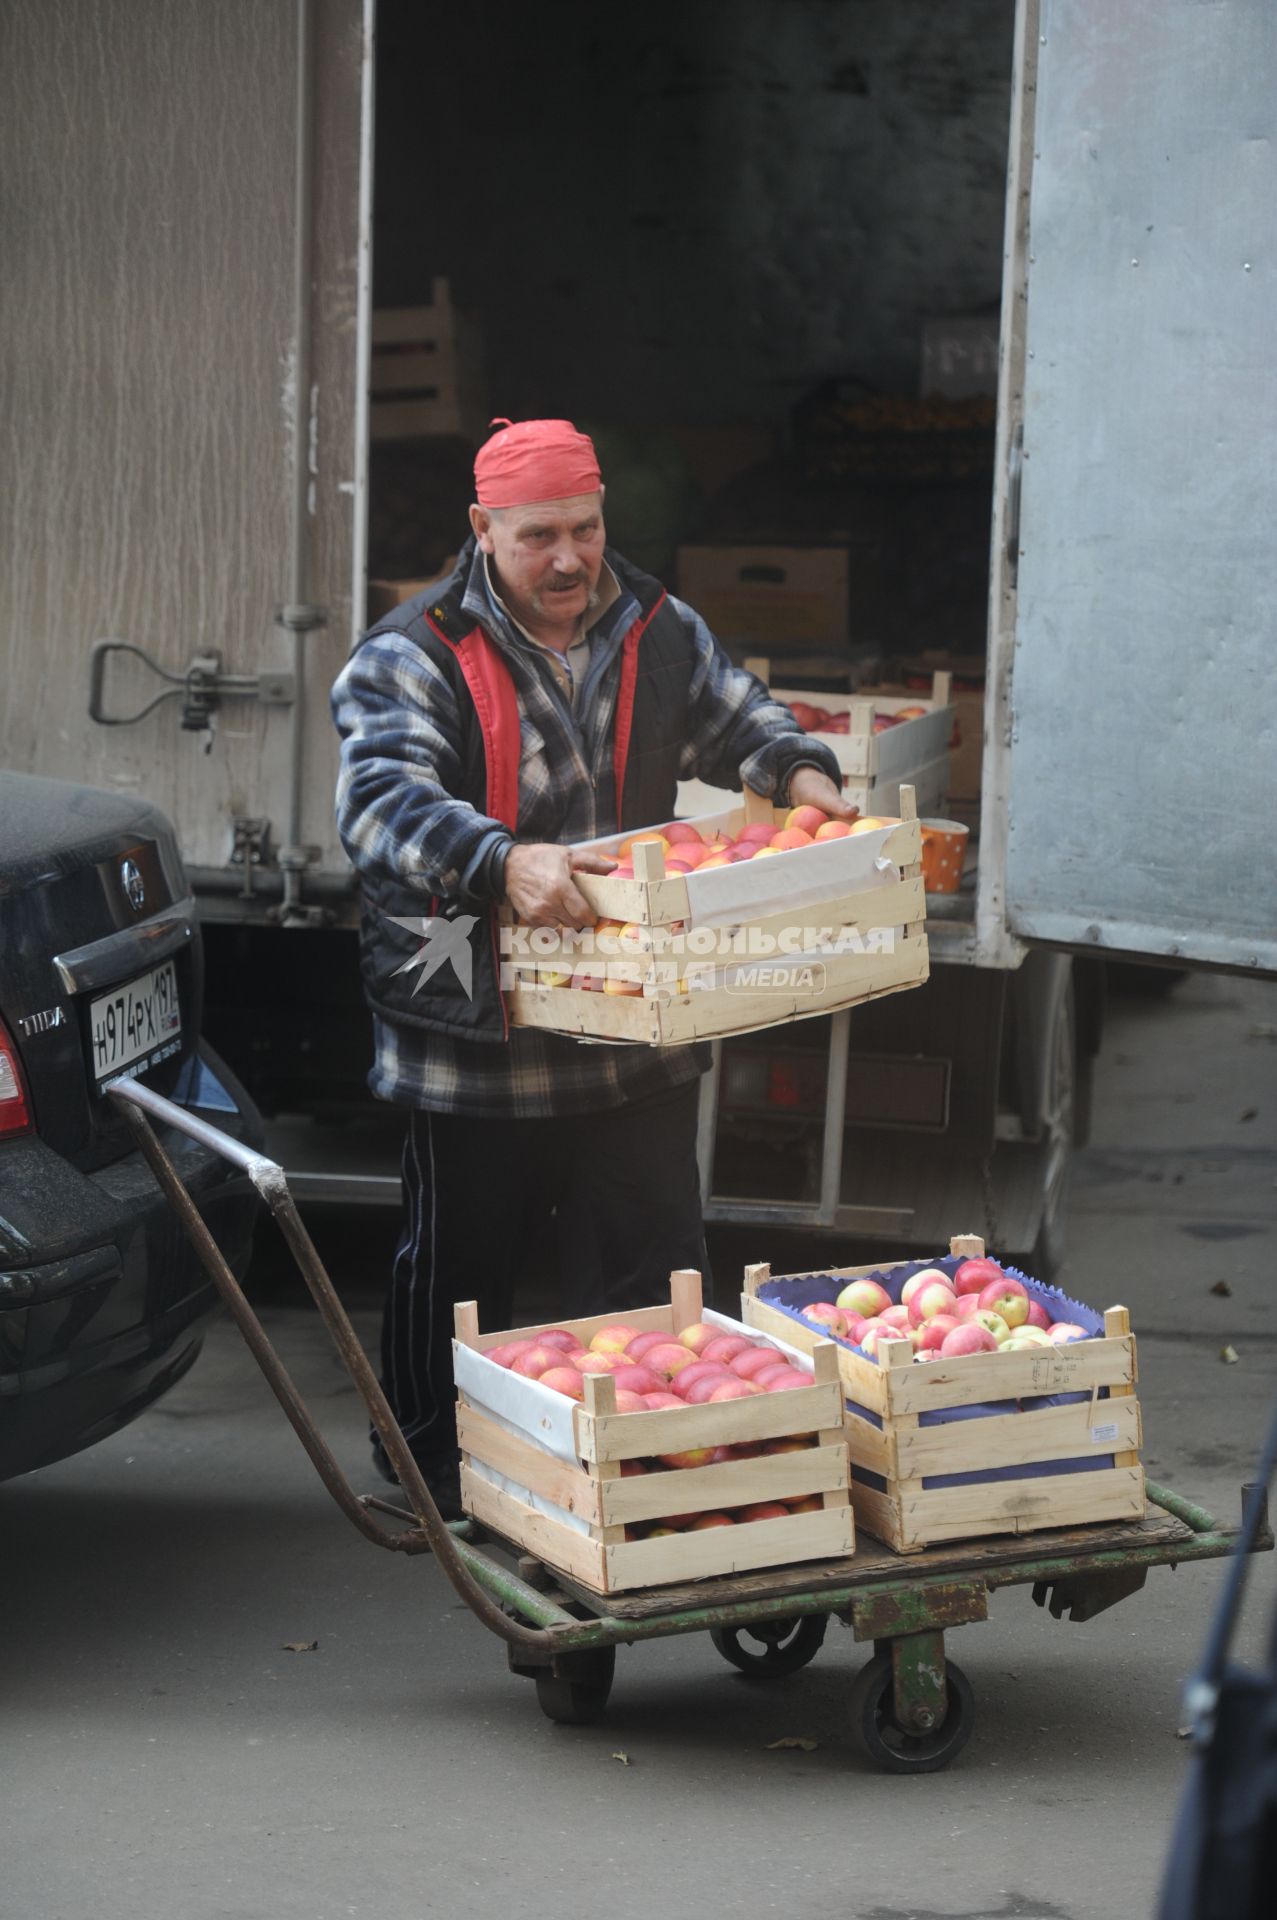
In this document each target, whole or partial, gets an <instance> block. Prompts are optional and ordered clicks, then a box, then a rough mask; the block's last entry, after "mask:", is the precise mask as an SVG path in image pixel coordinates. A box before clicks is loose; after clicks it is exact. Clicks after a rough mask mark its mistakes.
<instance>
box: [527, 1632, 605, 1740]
mask: <svg viewBox="0 0 1277 1920" xmlns="http://www.w3.org/2000/svg"><path fill="white" fill-rule="evenodd" d="M557 1664H558V1669H559V1670H558V1672H557V1673H554V1672H552V1671H551V1670H550V1669H549V1668H547V1669H545V1670H544V1671H543V1672H541V1673H538V1674H537V1676H536V1683H537V1704H538V1705H539V1706H540V1708H541V1711H542V1713H543V1714H544V1715H545V1716H546V1718H547V1720H557V1721H558V1723H559V1725H560V1726H561V1727H588V1726H589V1725H590V1723H591V1721H593V1720H599V1719H601V1718H602V1715H603V1710H604V1708H605V1707H606V1706H607V1701H608V1695H609V1694H610V1693H611V1691H612V1675H613V1673H614V1672H615V1671H616V1648H615V1647H595V1648H592V1649H591V1651H590V1652H588V1653H565V1654H562V1655H560V1657H559V1660H558V1663H557Z"/></svg>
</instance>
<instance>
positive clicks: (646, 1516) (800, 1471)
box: [457, 1400, 847, 1527]
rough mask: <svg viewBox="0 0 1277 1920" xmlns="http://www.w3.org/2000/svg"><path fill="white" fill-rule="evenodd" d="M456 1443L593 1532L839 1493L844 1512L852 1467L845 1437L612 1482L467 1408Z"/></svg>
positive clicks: (462, 1407) (463, 1408)
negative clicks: (793, 1449) (796, 1449)
mask: <svg viewBox="0 0 1277 1920" xmlns="http://www.w3.org/2000/svg"><path fill="white" fill-rule="evenodd" d="M670 1411H673V1409H670ZM618 1417H624V1416H618ZM457 1438H458V1443H459V1445H460V1448H461V1451H462V1453H463V1454H464V1455H466V1456H467V1457H468V1460H469V1461H470V1462H471V1463H473V1461H475V1460H478V1461H480V1462H482V1464H483V1465H484V1466H485V1467H492V1468H493V1469H495V1471H496V1472H497V1473H499V1474H500V1475H501V1476H502V1478H503V1479H506V1480H513V1481H515V1482H517V1484H518V1485H519V1486H521V1487H525V1488H526V1489H527V1490H528V1492H529V1493H536V1494H539V1495H540V1496H541V1497H542V1498H543V1499H546V1500H552V1501H553V1502H554V1504H555V1505H556V1506H559V1507H562V1508H564V1509H565V1511H566V1512H568V1513H574V1514H576V1515H577V1517H578V1518H579V1519H582V1520H585V1521H587V1522H589V1523H590V1524H591V1525H592V1526H600V1527H603V1526H627V1525H632V1524H635V1523H637V1522H640V1521H648V1520H660V1519H663V1518H664V1517H665V1516H666V1515H667V1514H672V1513H700V1512H704V1511H707V1510H708V1509H709V1508H711V1507H749V1506H753V1505H755V1504H756V1503H757V1502H758V1501H760V1500H802V1499H805V1498H807V1496H808V1495H809V1494H814V1493H841V1494H842V1496H843V1498H842V1501H841V1502H840V1504H842V1505H845V1504H846V1492H847V1461H846V1450H845V1447H844V1446H843V1445H842V1444H841V1437H840V1443H839V1444H834V1445H831V1446H827V1447H809V1448H806V1449H804V1450H803V1451H802V1452H797V1453H784V1454H770V1455H760V1456H759V1457H758V1458H756V1459H751V1460H721V1461H717V1462H715V1463H714V1464H712V1465H711V1466H707V1467H672V1468H669V1469H668V1470H667V1471H666V1472H664V1473H644V1474H636V1475H634V1476H632V1477H630V1478H623V1479H617V1480H607V1481H604V1480H598V1479H596V1478H595V1477H594V1476H593V1475H592V1474H589V1473H585V1472H583V1471H582V1469H581V1468H580V1467H576V1466H572V1465H570V1464H569V1463H568V1462H567V1461H565V1460H560V1459H558V1458H557V1457H556V1456H555V1455H554V1454H551V1453H547V1452H546V1451H545V1449H544V1448H542V1447H538V1446H537V1445H536V1444H535V1443H534V1442H533V1441H531V1440H528V1439H525V1438H524V1437H523V1436H522V1435H520V1434H515V1433H511V1432H510V1431H509V1430H508V1429H507V1428H505V1427H502V1426H498V1425H497V1423H496V1422H495V1421H493V1420H489V1419H488V1418H487V1417H486V1416H485V1415H484V1414H483V1413H482V1412H480V1410H479V1409H478V1408H477V1407H471V1406H468V1405H467V1404H466V1403H465V1401H464V1400H463V1401H462V1402H461V1404H460V1406H459V1407H458V1410H457ZM675 1450H676V1451H677V1449H675Z"/></svg>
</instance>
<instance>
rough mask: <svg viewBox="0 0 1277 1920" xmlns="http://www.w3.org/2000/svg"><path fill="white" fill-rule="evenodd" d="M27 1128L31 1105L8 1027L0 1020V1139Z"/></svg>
mask: <svg viewBox="0 0 1277 1920" xmlns="http://www.w3.org/2000/svg"><path fill="white" fill-rule="evenodd" d="M30 1131H31V1109H30V1107H29V1106H28V1105H27V1089H26V1083H25V1081H24V1080H23V1078H22V1063H21V1061H20V1060H19V1059H18V1049H17V1048H16V1047H15V1046H14V1044H13V1040H12V1038H11V1036H10V1033H9V1029H8V1027H6V1026H5V1024H4V1021H3V1020H0V1140H3V1139H7V1138H8V1137H9V1136H10V1135H11V1134H15V1133H30Z"/></svg>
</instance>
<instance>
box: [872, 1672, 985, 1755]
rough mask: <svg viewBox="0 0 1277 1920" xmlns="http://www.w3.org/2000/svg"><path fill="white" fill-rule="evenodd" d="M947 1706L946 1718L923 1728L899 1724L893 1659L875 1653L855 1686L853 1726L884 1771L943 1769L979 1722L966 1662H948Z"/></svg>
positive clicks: (946, 1676) (959, 1751) (946, 1680)
mask: <svg viewBox="0 0 1277 1920" xmlns="http://www.w3.org/2000/svg"><path fill="white" fill-rule="evenodd" d="M945 1684H946V1688H947V1693H948V1706H947V1709H946V1712H945V1717H944V1721H943V1723H942V1724H941V1725H940V1726H938V1727H932V1728H931V1729H929V1731H927V1732H925V1733H923V1732H918V1731H916V1730H915V1729H913V1728H904V1727H901V1726H898V1725H897V1723H896V1718H895V1702H894V1697H893V1696H894V1683H893V1680H892V1673H891V1658H890V1655H887V1654H876V1655H875V1656H874V1658H873V1659H872V1660H871V1661H870V1662H869V1664H868V1666H867V1667H862V1668H861V1670H860V1672H859V1673H858V1674H857V1676H856V1680H855V1683H854V1685H853V1687H852V1690H851V1722H852V1731H853V1732H854V1734H855V1735H856V1738H857V1739H858V1740H859V1741H860V1744H861V1746H862V1747H863V1748H864V1750H865V1752H866V1753H867V1754H868V1756H869V1758H870V1759H871V1760H872V1761H873V1763H874V1765H875V1766H876V1767H881V1768H882V1770H883V1771H884V1772H885V1773H939V1771H940V1769H941V1768H942V1767H947V1766H948V1764H949V1762H950V1761H951V1760H952V1759H953V1757H954V1755H955V1754H957V1753H961V1751H962V1749H963V1747H965V1746H966V1744H967V1741H968V1740H969V1739H970V1738H971V1729H972V1727H973V1726H974V1725H975V1695H974V1693H973V1692H972V1690H971V1682H970V1681H969V1680H968V1679H967V1676H966V1674H965V1673H964V1672H963V1671H962V1668H961V1667H957V1666H955V1665H954V1663H953V1661H952V1660H950V1661H949V1662H948V1663H947V1665H946V1667H945Z"/></svg>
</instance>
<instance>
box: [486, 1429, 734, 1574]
mask: <svg viewBox="0 0 1277 1920" xmlns="http://www.w3.org/2000/svg"><path fill="white" fill-rule="evenodd" d="M461 1504H462V1506H463V1507H464V1508H465V1510H466V1512H467V1513H472V1514H473V1515H474V1517H475V1519H476V1520H482V1521H483V1523H484V1525H485V1526H488V1527H492V1528H493V1529H494V1531H495V1532H497V1533H500V1534H503V1535H504V1536H505V1538H506V1539H507V1540H511V1541H513V1542H514V1544H515V1545H516V1546H519V1547H522V1548H523V1549H524V1551H525V1552H527V1553H534V1554H535V1555H536V1556H537V1558H538V1559H539V1560H544V1561H546V1563H547V1564H548V1565H549V1566H552V1567H559V1568H561V1569H562V1570H563V1572H564V1573H568V1574H571V1576H572V1578H573V1579H574V1580H579V1581H580V1582H581V1583H582V1585H583V1586H587V1587H591V1588H593V1590H594V1591H595V1592H596V1593H605V1592H606V1591H607V1588H606V1585H605V1584H604V1579H605V1568H604V1561H603V1545H602V1542H601V1541H599V1540H596V1539H595V1538H594V1537H593V1535H591V1534H587V1533H578V1532H577V1531H576V1530H575V1528H573V1527H565V1526H564V1525H563V1524H562V1523H561V1522H560V1521H558V1520H553V1519H551V1517H550V1515H549V1514H547V1513H542V1512H541V1511H540V1510H539V1509H538V1508H537V1507H530V1506H529V1505H528V1504H527V1502H526V1501H525V1500H517V1499H516V1498H515V1496H514V1495H513V1494H512V1493H506V1492H504V1491H503V1489H502V1488H500V1487H494V1486H493V1485H492V1483H491V1481H490V1480H484V1479H482V1478H481V1477H480V1475H479V1474H477V1473H475V1472H474V1471H473V1469H472V1468H471V1467H470V1466H468V1465H467V1463H466V1462H465V1461H462V1463H461ZM724 1531H726V1529H724Z"/></svg>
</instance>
